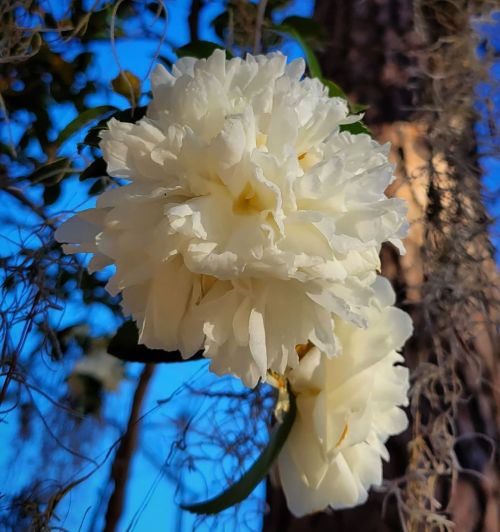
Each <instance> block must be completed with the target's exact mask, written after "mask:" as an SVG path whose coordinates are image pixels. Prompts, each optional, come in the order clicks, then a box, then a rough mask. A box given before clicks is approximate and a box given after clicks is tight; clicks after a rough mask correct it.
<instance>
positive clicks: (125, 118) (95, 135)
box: [80, 105, 147, 148]
mask: <svg viewBox="0 0 500 532" xmlns="http://www.w3.org/2000/svg"><path fill="white" fill-rule="evenodd" d="M146 111H147V106H146V105H143V106H140V107H135V108H134V109H132V108H129V109H123V110H122V111H116V113H113V114H112V115H111V116H108V117H106V118H105V119H104V120H101V121H100V122H99V123H98V124H97V125H96V126H95V127H92V128H90V129H89V132H88V133H87V135H86V136H85V138H84V139H83V142H82V143H81V145H85V146H93V147H95V148H98V147H99V142H100V141H101V137H100V136H99V134H100V132H101V131H103V130H104V129H108V122H109V121H110V120H111V119H112V118H115V119H116V120H119V121H120V122H128V123H131V124H133V123H135V122H137V121H138V120H140V119H141V118H143V117H144V115H145V114H146ZM81 145H80V146H81Z"/></svg>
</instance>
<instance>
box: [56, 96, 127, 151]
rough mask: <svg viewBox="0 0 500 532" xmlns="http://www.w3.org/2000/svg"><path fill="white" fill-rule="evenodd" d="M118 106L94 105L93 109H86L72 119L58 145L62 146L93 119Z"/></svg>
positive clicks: (62, 132)
mask: <svg viewBox="0 0 500 532" xmlns="http://www.w3.org/2000/svg"><path fill="white" fill-rule="evenodd" d="M116 110H117V109H116V107H113V106H112V105H101V106H99V107H93V108H92V109H86V110H85V111H83V113H80V114H79V115H78V116H77V117H76V118H75V119H74V120H72V121H71V122H70V123H69V124H68V125H67V126H66V127H65V128H64V129H63V130H62V131H61V133H59V136H58V137H57V140H56V142H55V143H56V145H57V146H60V145H61V144H62V143H63V142H65V141H66V140H68V139H69V138H70V137H71V136H72V135H73V134H75V133H76V132H77V131H79V130H80V129H82V128H83V127H85V126H86V125H87V124H89V123H90V122H92V121H93V120H97V119H98V118H100V117H101V116H103V115H105V114H107V113H111V112H113V111H116Z"/></svg>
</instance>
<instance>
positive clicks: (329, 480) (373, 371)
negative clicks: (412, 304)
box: [278, 278, 412, 516]
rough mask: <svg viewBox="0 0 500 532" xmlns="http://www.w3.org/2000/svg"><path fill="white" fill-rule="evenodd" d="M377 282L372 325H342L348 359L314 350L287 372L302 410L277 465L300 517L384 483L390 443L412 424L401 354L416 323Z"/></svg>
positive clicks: (358, 498)
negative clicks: (393, 437) (404, 409)
mask: <svg viewBox="0 0 500 532" xmlns="http://www.w3.org/2000/svg"><path fill="white" fill-rule="evenodd" d="M375 284H376V297H375V298H374V299H373V300H372V304H371V307H370V310H369V313H368V327H367V328H366V329H360V328H359V327H355V326H353V325H352V324H350V323H345V322H338V324H337V328H336V332H337V335H338V337H339V340H340V342H341V344H342V346H343V352H342V354H341V355H340V356H339V357H336V358H334V359H328V358H327V357H325V356H324V355H323V354H322V353H321V351H320V350H319V349H318V348H317V347H312V348H311V349H310V350H309V351H307V353H305V355H304V356H303V357H302V359H301V361H300V364H299V367H298V368H296V369H294V370H292V371H291V372H290V373H289V374H288V378H289V380H290V384H291V387H292V391H293V393H294V394H295V395H296V401H297V411H298V412H297V418H296V420H295V422H294V425H293V427H292V430H291V433H290V435H289V436H288V439H287V440H286V442H285V445H284V447H283V449H282V451H281V454H280V456H279V458H278V467H279V474H280V478H281V482H282V485H283V490H284V492H285V496H286V499H287V502H288V506H289V508H290V510H291V511H292V512H293V513H294V514H295V515H297V516H302V515H305V514H308V513H313V512H317V511H321V510H324V509H326V508H327V507H331V508H334V509H340V508H349V507H352V506H357V505H359V504H362V503H363V502H365V500H366V498H367V497H368V489H369V488H370V486H374V485H375V486H379V485H380V484H381V482H382V459H384V460H388V459H389V454H388V452H387V449H386V447H385V445H384V444H385V442H386V440H387V439H388V437H389V436H392V435H395V434H399V433H400V432H401V431H403V430H404V429H405V428H406V426H407V424H408V420H407V418H406V414H405V413H404V412H403V410H402V409H401V408H400V407H401V406H406V405H407V404H408V399H407V392H408V388H409V379H408V369H407V368H404V367H402V366H400V365H399V363H400V362H403V357H402V356H401V355H400V354H398V351H399V350H401V348H402V346H403V344H404V343H405V341H406V340H407V339H408V338H409V337H410V335H411V332H412V324H411V320H410V318H409V316H408V314H406V313H405V312H403V311H401V310H399V309H397V308H395V307H394V306H393V305H394V292H393V291H392V288H391V287H390V285H389V283H388V282H387V281H386V280H385V279H383V278H379V279H378V280H377V282H376V283H375Z"/></svg>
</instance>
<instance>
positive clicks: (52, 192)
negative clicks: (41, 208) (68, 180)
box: [43, 183, 61, 205]
mask: <svg viewBox="0 0 500 532" xmlns="http://www.w3.org/2000/svg"><path fill="white" fill-rule="evenodd" d="M60 195H61V185H60V184H59V183H56V184H55V185H50V186H47V187H45V188H44V189H43V202H44V204H45V205H52V204H53V203H55V202H56V201H57V200H58V199H59V196H60Z"/></svg>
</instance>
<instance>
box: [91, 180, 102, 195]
mask: <svg viewBox="0 0 500 532" xmlns="http://www.w3.org/2000/svg"><path fill="white" fill-rule="evenodd" d="M105 189H106V180H105V179H97V180H96V181H95V182H94V183H93V185H92V186H91V187H90V188H89V191H88V194H89V196H97V194H101V193H102V192H104V190H105Z"/></svg>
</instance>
